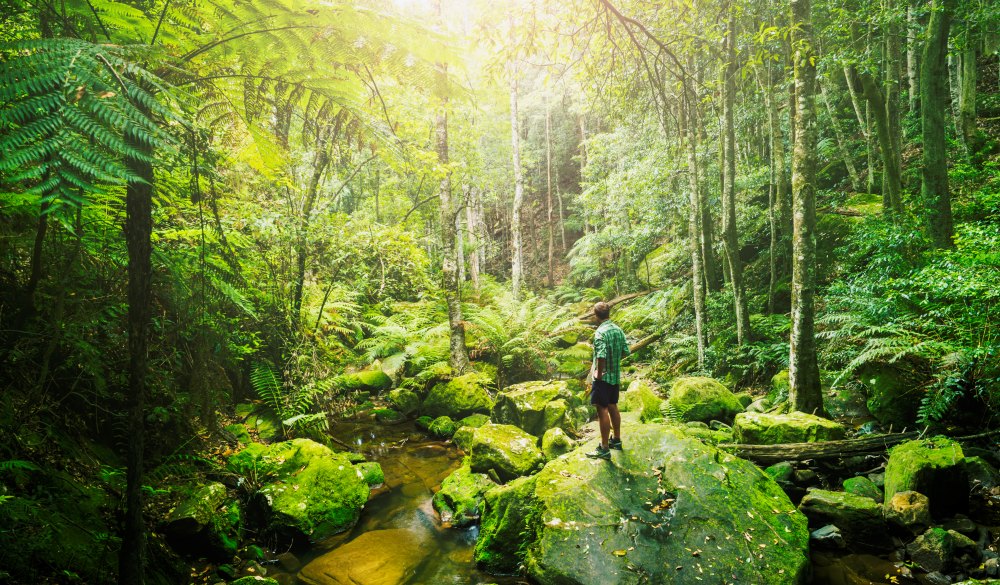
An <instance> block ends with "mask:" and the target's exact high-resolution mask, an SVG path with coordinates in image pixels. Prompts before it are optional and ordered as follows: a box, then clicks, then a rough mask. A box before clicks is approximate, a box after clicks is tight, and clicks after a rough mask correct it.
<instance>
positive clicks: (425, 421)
mask: <svg viewBox="0 0 1000 585" xmlns="http://www.w3.org/2000/svg"><path fill="white" fill-rule="evenodd" d="M432 422H434V418H433V417H429V416H426V415H425V416H421V417H420V418H418V419H417V420H416V421H415V423H414V424H415V425H416V426H417V428H418V429H420V430H422V431H429V430H430V428H431V423H432Z"/></svg>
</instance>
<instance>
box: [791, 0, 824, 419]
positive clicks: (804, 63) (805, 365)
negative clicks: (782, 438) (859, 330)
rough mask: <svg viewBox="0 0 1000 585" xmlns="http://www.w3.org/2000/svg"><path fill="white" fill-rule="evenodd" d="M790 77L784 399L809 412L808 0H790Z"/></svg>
mask: <svg viewBox="0 0 1000 585" xmlns="http://www.w3.org/2000/svg"><path fill="white" fill-rule="evenodd" d="M791 8H792V31H793V33H792V45H793V50H794V56H793V67H794V78H795V126H796V127H795V142H794V146H793V150H792V218H793V219H792V335H791V351H790V354H789V360H788V375H789V383H790V386H791V387H790V389H789V397H788V399H789V402H790V404H791V406H792V408H793V409H795V410H799V411H802V412H808V413H821V412H822V411H823V394H822V392H821V388H820V379H819V366H818V363H817V360H816V334H815V307H814V297H815V293H816V185H815V180H816V176H815V175H816V95H815V94H816V53H815V50H814V48H813V39H812V8H811V6H810V0H791Z"/></svg>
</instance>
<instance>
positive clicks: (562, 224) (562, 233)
mask: <svg viewBox="0 0 1000 585" xmlns="http://www.w3.org/2000/svg"><path fill="white" fill-rule="evenodd" d="M555 173H556V201H558V202H559V235H560V237H561V238H562V240H561V241H562V248H561V249H562V254H563V256H565V255H566V216H565V215H563V214H564V211H563V196H562V189H560V188H559V167H556V169H555Z"/></svg>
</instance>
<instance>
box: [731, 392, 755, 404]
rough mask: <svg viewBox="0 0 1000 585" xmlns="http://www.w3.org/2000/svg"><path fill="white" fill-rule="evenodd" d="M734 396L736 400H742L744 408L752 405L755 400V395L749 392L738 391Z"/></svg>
mask: <svg viewBox="0 0 1000 585" xmlns="http://www.w3.org/2000/svg"><path fill="white" fill-rule="evenodd" d="M733 396H735V397H736V400H739V401H740V404H742V405H743V408H746V407H748V406H750V404H751V403H752V402H753V400H754V398H753V395H752V394H750V393H749V392H736V393H734V394H733Z"/></svg>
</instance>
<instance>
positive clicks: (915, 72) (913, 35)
mask: <svg viewBox="0 0 1000 585" xmlns="http://www.w3.org/2000/svg"><path fill="white" fill-rule="evenodd" d="M919 5H920V0H908V2H907V6H906V79H907V80H908V81H909V83H908V85H907V98H908V102H909V105H910V114H911V115H916V114H917V110H918V109H919V105H920V76H919V60H918V55H919V50H920V45H919V43H918V42H917V30H918V28H919V26H920V23H919V22H918V21H917V10H918V9H919Z"/></svg>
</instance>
